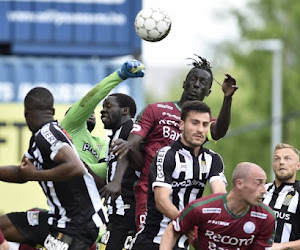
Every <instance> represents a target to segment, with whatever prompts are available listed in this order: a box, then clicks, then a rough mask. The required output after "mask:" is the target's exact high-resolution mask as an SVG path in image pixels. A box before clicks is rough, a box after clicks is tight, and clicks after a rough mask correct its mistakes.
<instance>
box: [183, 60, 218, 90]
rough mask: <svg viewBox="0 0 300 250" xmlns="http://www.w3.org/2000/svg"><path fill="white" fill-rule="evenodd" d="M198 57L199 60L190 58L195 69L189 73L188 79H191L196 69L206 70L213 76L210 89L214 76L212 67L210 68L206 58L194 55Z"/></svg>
mask: <svg viewBox="0 0 300 250" xmlns="http://www.w3.org/2000/svg"><path fill="white" fill-rule="evenodd" d="M194 55H195V56H196V57H198V60H196V59H194V58H188V59H190V60H193V62H192V63H191V64H189V65H193V66H194V67H193V68H192V69H191V70H190V71H189V73H188V74H187V76H186V78H188V77H189V75H190V74H191V73H192V71H193V70H194V69H204V70H206V71H207V72H208V73H209V74H210V75H211V82H210V87H211V85H212V82H213V79H214V76H213V73H212V70H211V66H210V62H209V61H207V60H206V59H205V58H204V57H201V56H198V55H196V54H194Z"/></svg>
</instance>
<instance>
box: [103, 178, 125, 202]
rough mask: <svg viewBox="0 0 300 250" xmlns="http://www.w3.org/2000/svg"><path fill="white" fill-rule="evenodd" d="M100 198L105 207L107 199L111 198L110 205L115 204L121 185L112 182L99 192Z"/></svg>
mask: <svg viewBox="0 0 300 250" xmlns="http://www.w3.org/2000/svg"><path fill="white" fill-rule="evenodd" d="M100 194H101V197H102V198H104V202H103V204H104V205H105V206H106V205H107V201H108V199H109V197H110V198H111V205H113V204H115V201H116V199H117V198H118V197H119V195H120V194H121V183H119V182H118V181H114V180H113V181H112V182H110V183H108V184H107V185H106V186H104V187H103V188H102V189H101V190H100Z"/></svg>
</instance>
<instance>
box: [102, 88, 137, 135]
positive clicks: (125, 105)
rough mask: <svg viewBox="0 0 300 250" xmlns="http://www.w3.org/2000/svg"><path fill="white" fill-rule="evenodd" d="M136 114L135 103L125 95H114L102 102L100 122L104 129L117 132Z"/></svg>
mask: <svg viewBox="0 0 300 250" xmlns="http://www.w3.org/2000/svg"><path fill="white" fill-rule="evenodd" d="M135 114H136V104H135V101H134V100H133V99H132V98H131V97H130V96H129V95H126V94H122V93H114V94H111V95H109V96H108V97H107V98H106V99H105V100H104V102H103V108H102V110H101V120H102V122H103V124H104V128H105V129H112V130H117V129H118V128H120V126H121V125H122V124H123V123H124V122H126V121H128V120H129V119H131V118H133V117H134V116H135Z"/></svg>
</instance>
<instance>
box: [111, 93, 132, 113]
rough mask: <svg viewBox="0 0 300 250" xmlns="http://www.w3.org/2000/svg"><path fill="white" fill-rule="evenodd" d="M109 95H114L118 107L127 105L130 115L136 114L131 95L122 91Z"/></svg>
mask: <svg viewBox="0 0 300 250" xmlns="http://www.w3.org/2000/svg"><path fill="white" fill-rule="evenodd" d="M109 96H115V97H116V100H117V103H118V104H119V106H120V108H125V107H128V108H129V109H130V112H129V113H130V116H131V118H133V117H134V116H135V114H136V104H135V101H134V100H133V99H132V97H131V96H129V95H126V94H123V93H113V94H111V95H109Z"/></svg>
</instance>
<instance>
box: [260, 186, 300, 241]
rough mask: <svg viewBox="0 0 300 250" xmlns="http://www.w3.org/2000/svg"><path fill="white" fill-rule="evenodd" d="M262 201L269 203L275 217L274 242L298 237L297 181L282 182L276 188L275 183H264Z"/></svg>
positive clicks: (299, 187) (299, 215)
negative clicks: (264, 192)
mask: <svg viewBox="0 0 300 250" xmlns="http://www.w3.org/2000/svg"><path fill="white" fill-rule="evenodd" d="M266 190H267V192H266V194H265V198H264V201H263V202H264V203H265V204H267V205H269V206H270V207H271V208H272V209H273V210H274V212H275V215H276V218H277V226H276V234H275V240H274V242H277V243H280V242H289V241H294V240H299V239H300V210H299V209H300V204H299V198H300V197H299V194H300V186H299V182H298V181H296V182H295V183H284V182H283V183H282V184H281V185H280V186H279V187H278V188H276V186H275V183H274V182H273V183H268V184H266Z"/></svg>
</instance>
